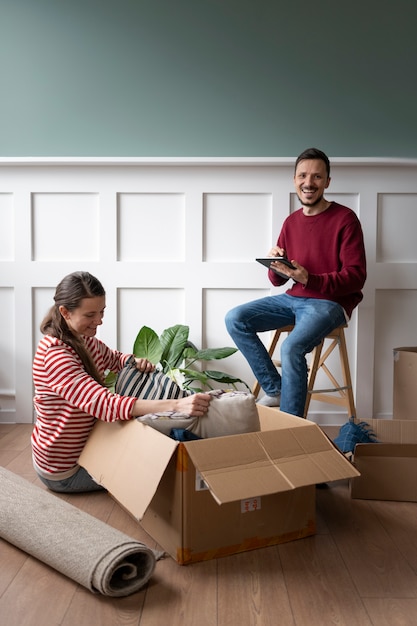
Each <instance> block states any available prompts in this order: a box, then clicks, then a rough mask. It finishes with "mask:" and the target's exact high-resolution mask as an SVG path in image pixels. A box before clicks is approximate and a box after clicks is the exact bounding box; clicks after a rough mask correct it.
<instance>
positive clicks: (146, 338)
mask: <svg viewBox="0 0 417 626" xmlns="http://www.w3.org/2000/svg"><path fill="white" fill-rule="evenodd" d="M162 351H163V350H162V345H161V342H160V340H159V337H158V335H157V334H156V332H155V331H154V330H152V328H148V326H142V328H141V329H140V331H139V332H138V334H137V337H136V339H135V343H134V345H133V354H134V355H135V356H137V357H138V358H141V359H148V361H150V362H151V363H153V364H154V365H157V364H158V363H160V362H161V357H162Z"/></svg>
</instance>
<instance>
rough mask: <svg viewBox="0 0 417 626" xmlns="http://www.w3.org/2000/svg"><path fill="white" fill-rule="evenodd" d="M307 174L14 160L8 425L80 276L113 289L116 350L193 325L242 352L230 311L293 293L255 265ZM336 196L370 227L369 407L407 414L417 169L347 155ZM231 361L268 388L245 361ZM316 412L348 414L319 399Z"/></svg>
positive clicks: (358, 333) (2, 178) (354, 343)
mask: <svg viewBox="0 0 417 626" xmlns="http://www.w3.org/2000/svg"><path fill="white" fill-rule="evenodd" d="M292 175H293V160H292V159H210V160H207V159H206V160H204V159H153V160H144V159H136V160H135V159H130V160H127V159H125V160H123V159H122V160H120V159H119V160H106V159H101V160H88V159H78V160H77V159H73V160H68V159H67V160H59V159H55V160H49V161H48V160H36V159H26V160H19V159H16V160H14V161H13V160H5V159H3V161H0V226H1V227H0V312H1V325H0V329H1V330H0V333H1V334H0V422H31V421H32V420H33V409H32V395H33V389H32V378H31V365H32V358H33V354H34V350H35V348H36V344H37V342H38V340H39V338H40V332H39V324H40V321H41V319H42V317H43V316H44V314H45V312H46V310H47V309H48V308H49V306H50V305H51V304H52V295H53V293H54V288H55V286H56V284H57V283H58V282H59V281H60V280H61V278H62V277H63V276H64V275H65V274H67V273H69V272H72V271H75V270H79V269H84V270H88V271H90V272H92V273H93V274H95V275H96V276H97V277H98V278H99V279H100V280H101V281H102V283H103V284H104V286H105V288H106V291H107V309H106V314H105V319H104V324H103V326H102V327H101V328H100V334H99V336H100V338H102V339H103V340H104V341H105V342H106V343H108V344H109V345H110V346H112V347H117V348H119V349H121V350H123V351H130V350H131V348H132V345H133V341H134V339H135V337H136V334H137V332H138V330H139V328H140V327H141V326H143V325H147V326H150V327H151V328H153V329H154V330H155V331H156V332H158V333H161V332H162V330H164V328H166V327H168V326H171V325H174V324H177V323H184V324H188V325H189V326H190V338H191V340H192V341H193V342H194V343H195V344H196V345H198V346H201V347H218V346H222V345H232V342H231V339H230V338H229V336H228V334H227V332H226V329H225V326H224V316H225V313H226V312H227V311H228V310H229V309H230V308H231V307H233V306H235V305H236V304H239V303H242V302H245V301H248V300H250V299H254V298H258V297H261V296H265V295H268V294H269V293H271V292H272V291H271V289H272V290H273V292H276V291H277V290H276V289H275V288H271V285H270V283H269V281H268V280H267V276H266V270H265V269H264V268H263V267H262V266H260V265H259V264H257V263H256V262H255V261H254V259H255V257H256V256H259V255H263V254H265V253H267V252H268V250H269V249H270V247H271V246H272V245H273V244H274V243H275V241H276V237H277V234H278V232H279V229H280V227H281V224H282V222H283V220H284V219H285V217H286V216H287V215H288V213H289V212H290V211H293V210H295V209H297V208H298V200H297V197H296V195H295V194H294V189H293V184H292ZM326 197H327V198H328V199H330V200H337V201H338V202H341V203H343V204H346V205H347V206H350V207H351V208H352V209H353V210H354V211H355V212H356V214H357V215H358V216H359V218H360V220H361V222H362V225H363V229H364V234H365V243H366V248H367V257H368V280H367V284H366V288H365V298H364V300H363V302H362V303H361V304H360V306H359V308H358V309H357V311H356V312H355V314H354V316H353V318H352V320H351V323H350V325H349V329H348V331H347V341H348V348H349V355H350V364H351V369H352V376H353V381H354V387H355V397H356V403H357V409H358V415H359V417H361V418H364V419H366V418H370V417H372V416H373V417H391V416H392V378H393V363H392V361H393V359H392V353H393V348H394V347H397V346H400V345H402V346H404V345H417V332H416V329H417V327H416V321H415V320H416V319H417V271H416V266H417V246H416V244H415V236H416V232H417V162H415V161H389V160H381V159H380V160H369V159H368V160H366V159H350V160H346V159H344V160H343V159H334V160H333V162H332V182H331V185H330V187H329V190H328V193H327V194H326ZM306 245H308V242H306ZM281 290H283V288H281ZM264 340H265V342H267V341H268V340H269V336H265V337H264ZM215 367H216V368H219V369H227V370H228V371H230V372H231V373H232V374H235V375H237V376H239V377H241V378H243V379H245V380H246V381H247V382H248V383H249V385H252V383H253V376H252V374H251V372H250V370H249V367H248V366H247V364H246V362H245V360H244V359H243V358H242V357H241V355H240V354H236V355H234V356H232V357H230V358H229V359H228V360H227V361H223V362H220V363H217V364H215ZM329 407H330V408H329ZM310 418H311V419H313V420H314V421H317V422H318V423H322V424H325V423H326V424H341V423H343V422H344V421H346V415H345V414H344V413H343V412H342V411H340V410H339V409H337V408H336V407H333V406H332V405H323V404H320V403H318V402H312V404H311V410H310Z"/></svg>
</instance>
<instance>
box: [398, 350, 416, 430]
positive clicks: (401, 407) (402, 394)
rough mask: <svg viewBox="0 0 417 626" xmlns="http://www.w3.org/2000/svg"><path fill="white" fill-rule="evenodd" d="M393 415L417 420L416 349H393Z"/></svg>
mask: <svg viewBox="0 0 417 626" xmlns="http://www.w3.org/2000/svg"><path fill="white" fill-rule="evenodd" d="M393 415H394V419H399V420H417V347H411V348H395V349H394V390H393Z"/></svg>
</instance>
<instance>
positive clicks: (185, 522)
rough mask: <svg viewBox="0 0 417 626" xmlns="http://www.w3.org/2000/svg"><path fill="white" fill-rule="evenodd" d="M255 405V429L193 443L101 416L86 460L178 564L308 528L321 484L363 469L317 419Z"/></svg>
mask: <svg viewBox="0 0 417 626" xmlns="http://www.w3.org/2000/svg"><path fill="white" fill-rule="evenodd" d="M258 411H259V415H260V421H261V430H260V431H259V432H255V433H246V434H243V435H232V436H228V437H217V438H212V439H201V440H198V441H190V442H187V443H179V442H177V441H174V440H173V439H170V438H169V437H167V436H166V435H163V434H162V433H160V432H158V431H157V430H155V429H153V428H152V427H150V426H146V425H144V424H142V423H141V422H139V421H137V420H132V421H129V422H114V423H112V424H109V423H104V422H99V423H97V424H96V426H95V427H94V429H93V432H92V433H91V435H90V438H89V440H88V442H87V445H86V447H85V449H84V451H83V453H82V455H81V457H80V464H81V465H82V466H83V467H85V468H86V469H87V471H88V472H89V473H90V474H91V475H92V476H93V477H94V478H95V479H96V480H97V481H98V482H99V483H100V484H102V485H103V486H104V487H106V489H108V491H109V492H110V494H112V496H113V497H114V498H115V499H116V500H117V501H118V502H119V503H120V504H121V505H122V506H123V507H124V508H125V509H127V510H128V511H129V512H130V513H131V514H132V515H133V516H134V517H135V518H136V519H137V520H138V521H140V523H141V525H142V526H143V528H144V529H145V530H146V531H147V532H148V533H149V534H150V535H151V536H152V537H153V538H154V539H155V540H156V541H157V542H158V544H160V545H161V546H162V547H163V548H164V550H165V551H166V552H168V553H169V554H170V555H171V556H172V557H173V558H174V559H176V561H177V562H178V563H180V564H182V565H183V564H187V563H193V562H197V561H203V560H207V559H211V558H217V557H219V556H224V555H229V554H234V553H237V552H242V551H245V550H250V549H254V548H259V547H264V546H269V545H274V544H279V543H283V542H286V541H291V540H293V539H298V538H301V537H307V536H308V535H312V534H314V532H315V485H316V483H323V482H329V481H332V480H339V479H342V478H350V477H353V476H357V475H358V472H357V470H356V469H355V468H354V467H353V465H352V464H351V463H350V462H349V461H348V460H347V459H346V458H345V457H344V456H343V455H342V454H341V453H340V452H339V451H338V450H337V449H336V448H335V446H334V445H333V444H332V443H331V442H330V440H329V439H328V438H327V437H326V436H325V435H324V433H323V432H322V431H321V429H320V428H319V427H318V426H317V425H316V424H313V423H312V422H308V421H307V420H304V419H300V418H298V417H294V416H292V415H287V414H285V413H282V412H280V411H278V410H276V409H271V408H267V407H259V409H258Z"/></svg>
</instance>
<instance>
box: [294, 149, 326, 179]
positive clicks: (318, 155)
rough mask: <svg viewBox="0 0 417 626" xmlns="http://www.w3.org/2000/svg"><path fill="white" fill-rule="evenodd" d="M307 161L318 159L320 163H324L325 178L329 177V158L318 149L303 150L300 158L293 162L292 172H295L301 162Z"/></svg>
mask: <svg viewBox="0 0 417 626" xmlns="http://www.w3.org/2000/svg"><path fill="white" fill-rule="evenodd" d="M309 159H318V160H320V161H324V164H325V165H326V172H327V178H329V177H330V161H329V157H328V156H327V154H325V153H324V152H322V151H321V150H319V149H318V148H307V150H304V152H302V153H301V154H300V156H299V157H297V160H296V162H295V167H294V172H296V171H297V166H298V164H299V163H300V162H301V161H306V160H309Z"/></svg>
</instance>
